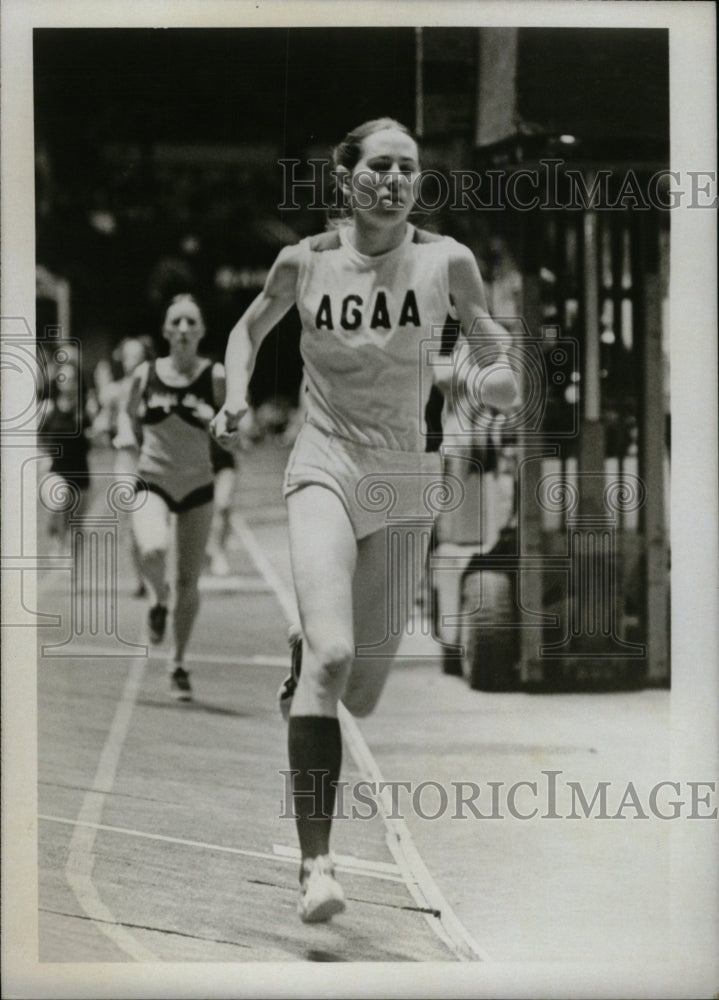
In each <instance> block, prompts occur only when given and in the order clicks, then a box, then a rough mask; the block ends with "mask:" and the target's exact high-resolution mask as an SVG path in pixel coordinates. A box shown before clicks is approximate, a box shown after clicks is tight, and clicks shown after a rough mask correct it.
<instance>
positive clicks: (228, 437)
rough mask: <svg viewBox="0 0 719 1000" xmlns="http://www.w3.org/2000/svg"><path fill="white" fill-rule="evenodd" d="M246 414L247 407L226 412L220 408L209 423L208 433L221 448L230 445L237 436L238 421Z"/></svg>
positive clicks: (225, 409)
mask: <svg viewBox="0 0 719 1000" xmlns="http://www.w3.org/2000/svg"><path fill="white" fill-rule="evenodd" d="M245 413H247V407H246V406H243V407H241V408H240V409H239V410H228V409H227V408H226V407H224V406H223V407H222V408H221V409H220V410H219V411H218V412H217V414H216V415H215V416H214V417H213V419H212V420H211V421H210V433H211V434H212V436H213V437H214V439H215V440H216V441H217V443H218V444H221V445H222V446H223V447H225V448H226V447H228V446H229V445H232V444H233V443H234V442H235V441H236V439H237V435H238V434H239V429H240V420H241V419H242V417H243V416H244V415H245Z"/></svg>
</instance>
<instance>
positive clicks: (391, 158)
mask: <svg viewBox="0 0 719 1000" xmlns="http://www.w3.org/2000/svg"><path fill="white" fill-rule="evenodd" d="M418 177H419V153H418V151H417V143H416V142H415V141H414V139H413V138H412V137H411V136H409V135H407V134H406V133H404V132H401V131H400V130H399V129H394V128H387V129H383V130H382V131H381V132H374V133H373V134H372V135H368V136H366V138H364V139H363V140H362V153H361V155H360V158H359V160H358V162H357V165H356V166H355V168H354V170H353V171H352V179H351V199H352V211H353V215H354V217H355V218H356V219H358V220H360V219H361V220H362V221H367V222H372V224H374V225H377V224H379V225H396V224H397V223H399V222H404V221H406V219H407V216H408V215H409V213H410V211H411V210H412V206H413V204H414V198H413V192H414V184H415V181H416V179H417V178H418Z"/></svg>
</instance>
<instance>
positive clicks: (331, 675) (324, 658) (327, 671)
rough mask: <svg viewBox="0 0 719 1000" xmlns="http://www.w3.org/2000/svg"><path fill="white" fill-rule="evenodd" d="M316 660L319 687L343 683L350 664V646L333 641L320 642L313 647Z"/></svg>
mask: <svg viewBox="0 0 719 1000" xmlns="http://www.w3.org/2000/svg"><path fill="white" fill-rule="evenodd" d="M314 654H315V660H316V662H317V682H318V683H319V685H320V686H321V687H334V686H336V685H342V686H343V685H344V682H345V680H346V678H347V674H348V673H349V669H350V666H351V665H352V659H353V652H352V647H351V646H350V645H349V644H348V643H345V642H342V641H335V642H328V643H323V644H320V645H319V646H317V647H315V649H314Z"/></svg>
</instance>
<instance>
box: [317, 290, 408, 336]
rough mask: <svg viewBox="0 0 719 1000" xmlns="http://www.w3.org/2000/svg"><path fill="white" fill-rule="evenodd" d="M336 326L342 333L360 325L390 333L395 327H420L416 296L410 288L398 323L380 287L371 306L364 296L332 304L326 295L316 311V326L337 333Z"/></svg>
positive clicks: (385, 294)
mask: <svg viewBox="0 0 719 1000" xmlns="http://www.w3.org/2000/svg"><path fill="white" fill-rule="evenodd" d="M336 325H339V326H340V327H341V328H342V329H343V330H358V329H359V328H360V327H361V326H366V327H369V329H370V330H380V329H384V330H391V329H392V328H393V327H394V326H395V325H396V326H398V327H400V326H420V325H421V321H420V316H419V307H418V305H417V296H416V295H415V294H414V292H413V291H412V289H411V288H409V289H407V292H406V294H405V297H404V302H403V303H402V308H401V309H400V311H399V316H398V317H397V319H396V320H395V318H394V317H393V316H392V315H391V310H390V305H389V303H388V302H387V292H385V291H384V290H383V289H381V288H380V289H378V291H377V292H376V293H375V295H374V297H373V299H372V300H371V302H369V303H365V301H364V299H363V298H362V296H361V295H356V294H351V295H345V296H344V298H343V299H342V300H341V301H337V300H335V301H334V303H333V301H332V298H331V296H330V295H329V294H327V293H325V294H324V295H323V296H322V298H321V299H320V304H319V307H318V309H317V315H316V316H315V327H316V328H317V329H318V330H334V329H335V328H336Z"/></svg>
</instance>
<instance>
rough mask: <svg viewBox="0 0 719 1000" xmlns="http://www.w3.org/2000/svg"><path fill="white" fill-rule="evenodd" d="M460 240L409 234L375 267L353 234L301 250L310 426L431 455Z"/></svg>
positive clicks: (312, 241)
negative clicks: (436, 381)
mask: <svg viewBox="0 0 719 1000" xmlns="http://www.w3.org/2000/svg"><path fill="white" fill-rule="evenodd" d="M452 244H454V240H453V239H452V238H451V237H447V236H436V235H434V234H432V233H426V232H424V231H422V230H418V229H415V227H414V226H411V225H410V226H408V227H407V234H406V236H405V239H404V240H403V242H402V243H401V244H400V245H399V246H398V247H396V248H395V249H394V250H390V251H389V252H388V253H384V254H380V255H378V256H375V257H368V256H366V255H364V254H361V253H359V251H357V250H356V249H355V248H354V247H353V246H352V244H351V243H350V242H349V240H348V233H347V229H346V228H340V229H338V230H335V231H332V232H327V233H322V234H320V235H319V236H313V237H308V238H306V239H304V240H302V241H301V244H300V245H301V247H302V254H301V256H300V265H299V273H298V278H297V303H298V308H299V313H300V318H301V320H302V339H301V352H302V357H303V360H304V364H305V374H306V386H307V388H306V393H307V398H306V404H307V419H308V420H309V421H310V422H311V423H313V424H315V425H316V426H317V427H319V428H320V429H322V430H324V431H326V432H327V433H330V434H336V435H338V436H340V437H345V438H349V439H350V440H352V441H355V442H358V443H360V444H366V445H370V446H375V447H378V448H388V449H392V450H401V451H427V450H431V448H428V446H427V442H428V437H427V432H428V427H427V414H426V412H425V411H426V408H427V403H428V400H429V397H430V393H431V388H432V382H433V379H432V372H431V368H430V366H429V361H430V359H431V357H432V354H435V355H436V353H437V351H438V349H439V345H440V342H441V333H442V329H443V328H444V325H445V322H446V320H447V317H448V314H449V311H450V308H451V305H450V297H449V277H448V259H449V250H450V248H451V246H452Z"/></svg>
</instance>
